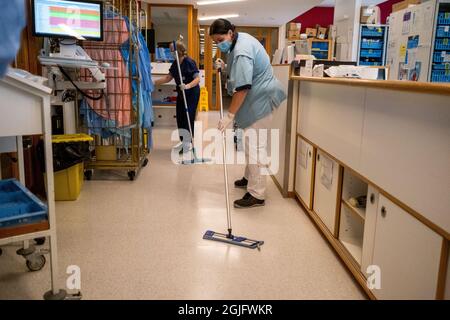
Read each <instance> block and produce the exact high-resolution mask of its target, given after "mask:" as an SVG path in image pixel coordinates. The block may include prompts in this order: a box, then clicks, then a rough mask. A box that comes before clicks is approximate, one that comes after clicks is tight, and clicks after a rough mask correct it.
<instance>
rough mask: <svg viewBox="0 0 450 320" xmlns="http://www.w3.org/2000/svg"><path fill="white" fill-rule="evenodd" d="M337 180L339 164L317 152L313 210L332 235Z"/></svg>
mask: <svg viewBox="0 0 450 320" xmlns="http://www.w3.org/2000/svg"><path fill="white" fill-rule="evenodd" d="M338 180H339V164H338V163H336V162H335V161H333V160H332V159H330V158H329V157H327V156H326V155H325V154H324V153H322V152H321V151H320V150H318V151H317V156H316V174H315V182H314V204H313V208H314V211H315V212H316V213H317V215H318V216H319V217H320V219H322V222H323V223H324V224H325V225H326V226H327V227H328V229H329V230H330V231H331V233H333V234H334V229H335V219H336V203H337V197H338V194H337V193H338V185H339V181H338Z"/></svg>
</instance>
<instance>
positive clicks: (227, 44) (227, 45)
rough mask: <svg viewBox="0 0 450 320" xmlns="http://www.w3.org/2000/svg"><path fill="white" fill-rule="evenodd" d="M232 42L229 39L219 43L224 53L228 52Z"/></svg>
mask: <svg viewBox="0 0 450 320" xmlns="http://www.w3.org/2000/svg"><path fill="white" fill-rule="evenodd" d="M231 45H232V42H231V41H229V40H225V41H222V42H220V43H218V44H217V47H218V48H219V50H220V51H221V52H223V53H228V52H229V51H230V49H231Z"/></svg>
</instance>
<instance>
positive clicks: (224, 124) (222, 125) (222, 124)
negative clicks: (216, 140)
mask: <svg viewBox="0 0 450 320" xmlns="http://www.w3.org/2000/svg"><path fill="white" fill-rule="evenodd" d="M233 120H234V114H232V113H231V112H228V113H227V115H226V116H224V117H223V119H220V121H219V124H218V125H217V129H219V130H220V131H222V132H223V131H225V130H226V129H227V128H228V127H229V126H230V125H231V124H232V123H233Z"/></svg>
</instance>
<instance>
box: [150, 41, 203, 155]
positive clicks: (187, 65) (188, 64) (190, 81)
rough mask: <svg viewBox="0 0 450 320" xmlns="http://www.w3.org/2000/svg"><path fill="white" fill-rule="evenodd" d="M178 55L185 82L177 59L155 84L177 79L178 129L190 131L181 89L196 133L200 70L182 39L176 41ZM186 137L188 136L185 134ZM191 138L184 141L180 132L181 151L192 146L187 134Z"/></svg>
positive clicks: (172, 49)
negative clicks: (181, 81)
mask: <svg viewBox="0 0 450 320" xmlns="http://www.w3.org/2000/svg"><path fill="white" fill-rule="evenodd" d="M176 47H177V52H178V57H179V59H180V67H181V75H182V77H183V83H184V84H181V83H180V76H179V75H178V66H177V61H176V60H175V61H174V63H172V66H171V67H170V69H169V74H168V75H167V76H165V77H164V78H161V79H159V80H157V81H155V85H161V84H164V83H168V82H170V81H172V80H173V79H175V82H176V84H177V94H178V96H177V106H176V115H177V125H178V129H179V130H181V129H184V130H186V131H187V132H189V124H188V122H187V117H186V110H185V106H184V100H183V93H182V91H181V90H185V93H186V100H187V105H188V111H189V120H190V122H191V128H192V134H194V122H195V116H196V113H197V105H198V101H199V99H200V86H199V83H200V71H199V70H198V68H197V65H196V63H195V61H194V60H192V59H191V58H190V57H188V55H187V52H186V47H185V45H184V43H183V42H182V41H181V40H178V41H177V42H176ZM170 49H171V51H172V52H173V53H174V48H173V46H172V45H171V48H170ZM185 137H186V136H185ZM187 137H188V138H189V139H187V141H183V135H182V134H181V133H180V141H181V142H182V149H181V150H180V153H181V152H186V151H188V150H190V148H192V146H190V142H191V137H190V135H187Z"/></svg>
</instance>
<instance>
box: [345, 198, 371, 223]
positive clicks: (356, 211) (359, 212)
mask: <svg viewBox="0 0 450 320" xmlns="http://www.w3.org/2000/svg"><path fill="white" fill-rule="evenodd" d="M342 203H343V204H344V205H345V206H346V207H347V208H348V209H349V210H350V212H352V213H354V214H355V215H356V216H357V217H358V218H360V219H361V220H362V221H363V222H364V220H365V219H366V210H365V209H363V208H356V207H354V206H352V205H351V204H350V202H348V201H347V200H344V199H342Z"/></svg>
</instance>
